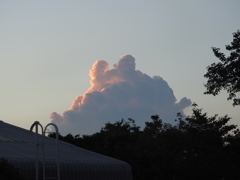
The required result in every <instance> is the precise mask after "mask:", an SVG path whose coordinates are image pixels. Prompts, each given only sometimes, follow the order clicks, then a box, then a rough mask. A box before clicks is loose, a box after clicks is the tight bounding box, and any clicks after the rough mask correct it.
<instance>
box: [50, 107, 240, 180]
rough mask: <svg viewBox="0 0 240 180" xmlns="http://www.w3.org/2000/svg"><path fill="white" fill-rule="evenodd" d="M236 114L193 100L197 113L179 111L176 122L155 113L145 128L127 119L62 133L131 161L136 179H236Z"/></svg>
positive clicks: (77, 142)
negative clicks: (211, 112)
mask: <svg viewBox="0 0 240 180" xmlns="http://www.w3.org/2000/svg"><path fill="white" fill-rule="evenodd" d="M230 119H231V118H229V117H228V116H223V117H218V116H217V115H215V116H213V117H208V116H207V114H206V113H203V112H202V109H199V108H197V105H196V104H193V109H192V115H191V116H188V117H187V118H186V119H183V117H182V116H181V114H178V118H177V119H176V122H177V124H176V125H175V126H173V125H171V124H168V123H163V121H162V120H161V119H160V117H159V116H158V115H153V116H151V121H150V122H146V123H145V127H144V128H143V129H140V127H138V126H136V124H135V121H134V120H132V119H128V121H125V120H123V119H122V120H121V121H117V122H115V123H106V125H105V127H103V128H102V129H101V131H100V132H97V133H94V134H92V135H84V136H82V137H80V135H77V136H73V135H71V134H68V135H67V136H65V137H63V136H61V138H62V139H63V140H64V141H67V142H70V143H72V144H75V145H77V146H79V147H82V148H85V149H89V150H91V151H95V152H97V153H101V154H104V155H107V156H110V157H113V158H117V159H120V160H123V161H126V162H128V163H129V164H130V165H131V167H132V171H133V179H134V180H145V179H151V180H158V179H162V180H172V179H175V180H182V179H184V180H185V179H196V180H202V179H219V180H222V179H225V180H230V179H234V178H235V179H237V178H238V177H239V176H240V172H239V168H240V163H239V162H240V155H239V150H240V145H239V144H240V133H239V130H238V129H237V127H236V125H229V124H228V122H229V120H230ZM51 136H54V134H52V135H51Z"/></svg>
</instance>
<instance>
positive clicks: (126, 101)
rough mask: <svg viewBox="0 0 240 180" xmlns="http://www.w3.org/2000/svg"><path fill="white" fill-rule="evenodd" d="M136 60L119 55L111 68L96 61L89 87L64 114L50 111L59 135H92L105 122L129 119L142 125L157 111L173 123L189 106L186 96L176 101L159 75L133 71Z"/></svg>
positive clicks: (100, 61)
mask: <svg viewBox="0 0 240 180" xmlns="http://www.w3.org/2000/svg"><path fill="white" fill-rule="evenodd" d="M135 66H136V64H135V59H134V57H132V56H131V55H129V54H127V55H124V56H122V57H120V60H119V62H118V63H116V64H114V68H113V69H109V64H108V63H107V62H106V61H104V60H98V61H96V62H95V63H94V64H93V66H92V69H91V70H90V74H89V75H90V78H91V81H90V83H91V86H90V88H89V89H88V90H87V91H86V92H85V93H84V95H82V96H77V97H76V99H75V100H73V103H72V106H71V107H70V108H69V109H68V110H66V111H65V112H64V113H63V115H60V114H57V113H56V112H53V113H51V114H50V118H51V119H52V122H53V123H56V124H57V125H58V126H59V128H60V132H61V134H66V133H72V134H81V135H83V134H92V133H95V132H98V131H99V130H100V129H101V127H103V126H104V124H105V123H107V122H116V121H117V120H121V119H122V118H124V119H127V118H132V119H134V120H136V124H137V125H139V126H141V127H143V126H144V122H146V121H149V120H150V116H151V115H154V114H159V115H160V117H161V118H162V119H163V121H164V122H170V123H172V122H174V120H175V119H176V113H178V112H182V113H183V110H184V108H186V107H188V106H190V105H191V101H190V100H189V99H187V98H186V97H184V98H182V99H181V100H180V101H179V102H177V100H176V98H175V96H174V94H173V90H172V89H171V88H170V87H169V86H168V83H167V82H166V81H164V80H163V79H162V78H161V77H159V76H154V77H153V78H151V77H150V76H148V75H146V74H144V73H142V72H141V71H139V70H135Z"/></svg>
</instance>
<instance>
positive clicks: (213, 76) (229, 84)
mask: <svg viewBox="0 0 240 180" xmlns="http://www.w3.org/2000/svg"><path fill="white" fill-rule="evenodd" d="M212 50H213V53H214V55H215V56H216V57H217V58H218V59H219V60H220V62H219V63H213V64H211V65H210V66H208V67H207V73H206V74H205V75H204V77H205V78H208V81H207V84H205V85H204V86H205V87H206V88H207V90H206V91H205V92H204V94H212V95H214V96H216V95H218V94H219V92H220V91H221V90H227V93H228V95H229V96H228V98H227V99H228V100H233V106H235V105H240V95H239V92H240V30H237V32H234V33H233V41H232V42H231V45H226V50H228V51H230V55H229V56H228V57H226V56H225V54H224V53H222V52H220V49H219V48H215V47H212Z"/></svg>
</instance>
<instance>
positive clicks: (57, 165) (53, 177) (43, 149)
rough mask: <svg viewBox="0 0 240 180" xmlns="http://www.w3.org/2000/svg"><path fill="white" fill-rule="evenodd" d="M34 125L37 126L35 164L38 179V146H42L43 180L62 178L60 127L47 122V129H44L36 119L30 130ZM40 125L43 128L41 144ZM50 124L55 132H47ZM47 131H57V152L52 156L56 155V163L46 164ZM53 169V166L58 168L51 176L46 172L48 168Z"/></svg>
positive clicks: (31, 129) (58, 179)
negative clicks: (39, 136)
mask: <svg viewBox="0 0 240 180" xmlns="http://www.w3.org/2000/svg"><path fill="white" fill-rule="evenodd" d="M34 126H36V128H35V132H36V135H35V152H36V164H35V168H36V178H35V179H36V180H38V179H39V172H38V171H39V168H38V162H39V153H38V147H39V146H40V147H42V161H41V162H42V174H43V178H42V179H43V180H48V179H52V180H60V164H59V134H58V127H57V126H56V124H54V123H49V124H47V126H46V127H45V129H44V130H43V126H42V125H41V124H40V123H39V122H38V121H35V122H34V123H33V124H32V126H31V128H30V131H31V132H32V131H33V128H34ZM38 126H40V127H41V130H42V143H41V144H40V143H39V141H38ZM48 126H53V127H54V129H55V132H47V128H48ZM46 133H56V154H51V156H55V158H56V165H50V166H49V165H47V166H46V161H45V156H46V155H47V154H46V152H45V146H46V144H45V135H46ZM49 168H50V169H52V168H56V175H54V176H49V175H47V174H46V170H47V169H49Z"/></svg>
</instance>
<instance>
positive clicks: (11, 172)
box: [0, 158, 24, 180]
mask: <svg viewBox="0 0 240 180" xmlns="http://www.w3.org/2000/svg"><path fill="white" fill-rule="evenodd" d="M0 179H1V180H23V179H24V178H23V176H22V174H20V172H19V170H18V169H17V168H15V167H14V166H13V165H12V164H11V163H9V162H8V160H7V159H5V158H0Z"/></svg>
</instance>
